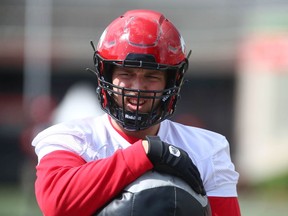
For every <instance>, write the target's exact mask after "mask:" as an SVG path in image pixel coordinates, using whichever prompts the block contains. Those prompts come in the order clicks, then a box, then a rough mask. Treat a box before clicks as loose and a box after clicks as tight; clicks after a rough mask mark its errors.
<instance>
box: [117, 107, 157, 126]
mask: <svg viewBox="0 0 288 216" xmlns="http://www.w3.org/2000/svg"><path fill="white" fill-rule="evenodd" d="M115 111H116V115H117V118H116V120H117V121H118V122H119V123H120V124H121V125H122V127H123V128H124V129H125V130H128V131H139V130H144V129H146V128H149V127H150V126H152V125H153V122H154V119H155V118H157V117H158V115H157V114H156V111H155V110H154V111H153V112H152V113H137V112H131V111H126V110H123V109H122V108H118V109H116V110H115ZM156 122H157V121H156ZM154 124H156V123H154Z"/></svg>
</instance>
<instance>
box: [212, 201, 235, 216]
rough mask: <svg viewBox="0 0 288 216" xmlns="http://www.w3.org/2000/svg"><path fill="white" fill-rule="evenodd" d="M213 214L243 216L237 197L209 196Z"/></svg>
mask: <svg viewBox="0 0 288 216" xmlns="http://www.w3.org/2000/svg"><path fill="white" fill-rule="evenodd" d="M208 199H209V202H210V206H211V211H212V216H226V215H229V216H241V213H240V207H239V202H238V198H237V197H208Z"/></svg>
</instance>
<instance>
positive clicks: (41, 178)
mask: <svg viewBox="0 0 288 216" xmlns="http://www.w3.org/2000/svg"><path fill="white" fill-rule="evenodd" d="M150 169H152V164H151V162H150V161H149V160H148V158H147V157H146V154H145V152H144V149H143V147H142V144H141V141H139V142H136V143H135V144H134V145H132V146H131V147H129V148H127V149H124V150H118V151H116V152H115V154H113V155H112V156H111V157H108V158H105V159H101V160H97V161H92V162H88V163H86V162H85V161H84V160H83V159H82V158H81V157H80V156H78V155H76V154H74V153H71V152H68V151H54V152H52V153H50V154H48V155H46V156H45V157H43V158H42V159H41V161H40V163H39V165H38V166H37V180H36V183H35V192H36V197H37V201H38V204H39V206H40V208H41V210H42V212H43V214H44V215H70V216H73V215H83V216H84V215H91V214H93V213H95V211H96V210H97V209H99V208H100V207H102V206H103V205H104V204H105V203H106V202H107V201H109V200H110V199H111V198H113V197H114V196H115V195H117V194H118V193H119V192H120V191H121V189H123V188H124V187H125V186H127V185H128V184H129V183H131V182H132V181H134V180H135V179H136V178H138V177H139V176H141V175H142V174H144V173H145V172H146V171H148V170H150Z"/></svg>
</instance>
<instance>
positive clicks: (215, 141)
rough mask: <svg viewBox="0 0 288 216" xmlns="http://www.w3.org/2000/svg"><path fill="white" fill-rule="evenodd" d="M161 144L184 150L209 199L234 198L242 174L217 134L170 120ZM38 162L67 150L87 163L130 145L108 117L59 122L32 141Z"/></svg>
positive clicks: (163, 125) (161, 132)
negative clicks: (51, 153) (165, 143)
mask: <svg viewBox="0 0 288 216" xmlns="http://www.w3.org/2000/svg"><path fill="white" fill-rule="evenodd" d="M157 135H158V136H159V137H160V138H161V140H162V141H164V142H167V143H170V144H172V145H175V146H178V147H180V148H182V149H184V150H185V151H186V152H187V153H188V154H189V156H190V157H191V159H192V161H193V162H194V164H195V165H196V166H197V167H198V169H199V172H200V174H201V177H202V180H203V184H204V187H205V190H206V192H207V195H208V196H222V197H235V196H237V190H236V185H237V182H238V178H239V174H238V173H237V172H236V171H235V168H234V165H233V163H232V162H231V158H230V151H229V143H228V142H227V140H226V138H225V137H224V136H222V135H220V134H218V133H214V132H211V131H208V130H204V129H200V128H195V127H190V126H185V125H182V124H179V123H176V122H173V121H170V120H164V121H163V122H161V123H160V129H159V132H158V134H157ZM32 145H33V146H35V151H36V153H37V155H38V159H39V161H40V160H41V158H42V157H43V156H45V155H46V154H48V153H50V152H52V151H55V150H67V151H71V152H74V153H76V154H78V155H80V156H81V157H82V158H83V159H84V160H85V161H87V162H89V161H94V160H98V159H101V158H106V157H109V156H111V155H112V154H113V153H114V152H115V151H116V150H118V149H125V148H127V147H129V146H130V145H131V144H130V143H129V142H128V141H127V140H126V139H124V138H123V137H122V136H121V135H120V134H119V133H118V132H117V131H116V130H115V129H114V128H113V127H112V125H111V123H110V121H109V119H108V115H107V114H104V115H101V116H98V117H92V118H86V119H81V120H75V121H71V122H65V123H60V124H57V125H54V126H51V127H49V128H48V129H46V130H44V131H42V132H40V133H39V134H38V135H37V136H36V137H35V139H34V140H33V142H32Z"/></svg>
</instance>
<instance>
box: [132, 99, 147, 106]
mask: <svg viewBox="0 0 288 216" xmlns="http://www.w3.org/2000/svg"><path fill="white" fill-rule="evenodd" d="M144 102H145V101H144V100H139V105H142V104H144ZM129 103H131V104H133V105H137V100H135V99H129Z"/></svg>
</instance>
